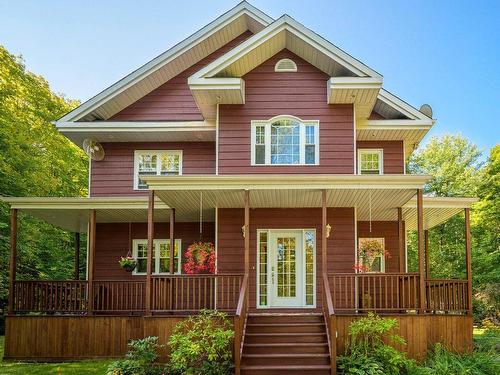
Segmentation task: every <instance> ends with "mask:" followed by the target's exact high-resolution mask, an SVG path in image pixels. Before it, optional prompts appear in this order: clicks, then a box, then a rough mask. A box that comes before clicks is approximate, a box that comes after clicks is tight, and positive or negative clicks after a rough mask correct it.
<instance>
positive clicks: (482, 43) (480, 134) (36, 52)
mask: <svg viewBox="0 0 500 375" xmlns="http://www.w3.org/2000/svg"><path fill="white" fill-rule="evenodd" d="M251 3H252V4H253V5H255V6H256V7H257V8H259V9H261V10H263V11H264V12H266V13H267V14H269V15H270V16H271V17H274V18H277V17H279V16H281V15H282V14H283V13H287V14H289V15H291V16H292V17H294V18H295V19H296V20H297V21H299V22H301V23H303V24H304V25H305V26H307V27H309V28H310V29H312V30H314V31H315V32H317V33H318V34H320V35H322V36H323V37H325V38H326V39H328V40H330V41H331V42H332V43H334V44H335V45H337V46H338V47H340V48H342V49H344V50H345V51H346V52H348V53H350V54H351V55H353V56H355V57H356V58H358V59H359V60H361V61H363V62H364V63H365V64H367V65H368V66H370V67H371V68H373V69H375V70H377V71H378V72H380V73H381V74H383V76H384V87H385V88H387V89H388V90H389V91H391V92H393V93H395V94H396V95H398V96H400V97H401V98H403V99H404V100H406V101H407V102H409V103H411V104H412V105H414V106H416V107H417V108H418V107H419V106H420V105H421V104H423V103H429V104H431V105H432V107H433V109H434V116H435V117H436V118H437V120H438V122H437V124H436V126H435V127H434V129H433V130H432V133H431V134H433V135H441V134H445V133H457V132H460V133H462V134H463V135H465V136H466V137H468V138H469V139H470V140H471V141H472V142H474V143H475V144H477V145H478V146H479V147H480V148H481V149H483V150H487V149H488V148H490V147H492V146H493V145H495V144H496V143H499V142H500V130H499V129H500V72H499V70H500V1H498V0H496V1H494V0H492V1H481V0H478V1H464V0H456V1H443V0H440V1H435V0H429V1H396V0H394V1H375V0H373V1H369V0H365V1H357V0H343V1H337V0H328V1H312V0H299V1H297V0H289V1H269V0H268V1H264V0H255V1H251ZM236 4H237V2H236V1H227V0H217V1H207V0H205V1H198V0H196V1H195V0H184V1H149V0H141V1H127V0H120V1H114V0H113V1H111V0H105V1H104V0H102V1H89V0H87V1H79V0H78V1H77V0H71V1H66V0H65V1H62V0H61V1H59V0H46V1H39V0H33V1H27V0H16V1H14V0H0V44H3V45H4V46H5V47H7V49H8V50H9V51H10V52H12V53H14V54H21V55H22V56H23V57H24V59H25V61H26V66H27V67H28V69H29V70H31V71H33V72H35V73H37V74H41V75H42V76H44V77H45V78H46V79H47V80H48V82H49V83H50V85H51V87H52V89H53V90H54V91H57V92H60V93H64V94H65V95H67V96H68V97H70V98H75V99H79V100H82V101H84V100H86V99H88V98H90V97H91V96H93V95H95V94H97V93H98V92H99V91H101V90H102V89H104V88H106V87H107V86H109V85H110V84H112V83H114V82H115V81H117V80H119V79H120V78H122V77H123V76H124V75H126V74H127V73H129V72H130V71H132V70H134V69H136V68H137V67H139V66H140V65H142V64H144V63H145V62H147V61H148V60H150V59H151V58H153V57H154V56H156V55H158V54H159V53H161V52H163V51H165V50H166V49H168V48H169V47H171V46H172V45H174V44H176V43H177V42H179V41H181V40H182V39H184V38H185V37H187V36H189V35H190V34H192V33H193V32H195V31H197V30H198V29H199V28H200V27H202V26H204V25H205V24H207V23H208V22H210V21H212V20H213V19H214V18H216V17H217V16H219V15H220V14H222V13H223V12H225V11H226V10H228V9H230V8H231V7H233V6H234V5H236Z"/></svg>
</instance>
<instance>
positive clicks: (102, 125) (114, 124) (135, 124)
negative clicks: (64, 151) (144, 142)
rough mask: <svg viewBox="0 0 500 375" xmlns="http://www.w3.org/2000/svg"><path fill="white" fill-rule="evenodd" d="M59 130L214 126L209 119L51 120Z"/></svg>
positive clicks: (198, 129) (180, 128) (141, 129)
mask: <svg viewBox="0 0 500 375" xmlns="http://www.w3.org/2000/svg"><path fill="white" fill-rule="evenodd" d="M53 124H55V125H56V127H57V129H59V131H61V132H68V133H69V132H77V131H78V132H85V131H92V132H96V131H103V132H104V131H108V132H112V131H137V132H139V131H140V132H143V131H155V132H157V131H159V130H162V131H169V130H170V131H178V130H185V131H187V130H189V131H200V130H203V129H206V130H214V128H215V126H214V124H213V123H211V122H209V121H90V122H85V121H83V122H72V121H65V122H63V121H58V122H53Z"/></svg>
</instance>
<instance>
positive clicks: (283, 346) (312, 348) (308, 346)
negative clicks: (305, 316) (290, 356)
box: [243, 342, 328, 354]
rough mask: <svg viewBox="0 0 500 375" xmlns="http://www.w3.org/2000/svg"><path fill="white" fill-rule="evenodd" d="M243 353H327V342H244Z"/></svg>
mask: <svg viewBox="0 0 500 375" xmlns="http://www.w3.org/2000/svg"><path fill="white" fill-rule="evenodd" d="M243 353H244V354H279V353H304V354H305V353H324V354H328V343H326V342H325V343H310V342H307V343H297V342H295V343H270V344H247V343H245V344H244V347H243Z"/></svg>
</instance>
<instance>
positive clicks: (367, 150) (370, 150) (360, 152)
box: [358, 148, 384, 175]
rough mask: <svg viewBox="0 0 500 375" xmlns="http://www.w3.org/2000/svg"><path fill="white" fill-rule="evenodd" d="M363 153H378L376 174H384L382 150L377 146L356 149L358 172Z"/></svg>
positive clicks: (359, 172) (359, 171)
mask: <svg viewBox="0 0 500 375" xmlns="http://www.w3.org/2000/svg"><path fill="white" fill-rule="evenodd" d="M363 154H378V160H379V165H378V174H379V175H382V174H384V150H383V149H378V148H360V149H358V174H359V175H360V174H361V155H363Z"/></svg>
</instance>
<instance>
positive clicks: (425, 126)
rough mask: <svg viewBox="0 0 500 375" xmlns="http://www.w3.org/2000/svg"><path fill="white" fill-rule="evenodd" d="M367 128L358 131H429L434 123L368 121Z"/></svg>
mask: <svg viewBox="0 0 500 375" xmlns="http://www.w3.org/2000/svg"><path fill="white" fill-rule="evenodd" d="M366 123H367V126H365V127H362V128H361V127H360V128H359V129H358V130H429V129H431V128H432V125H433V124H434V122H433V121H432V120H418V119H417V120H404V119H389V120H367V122H366Z"/></svg>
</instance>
